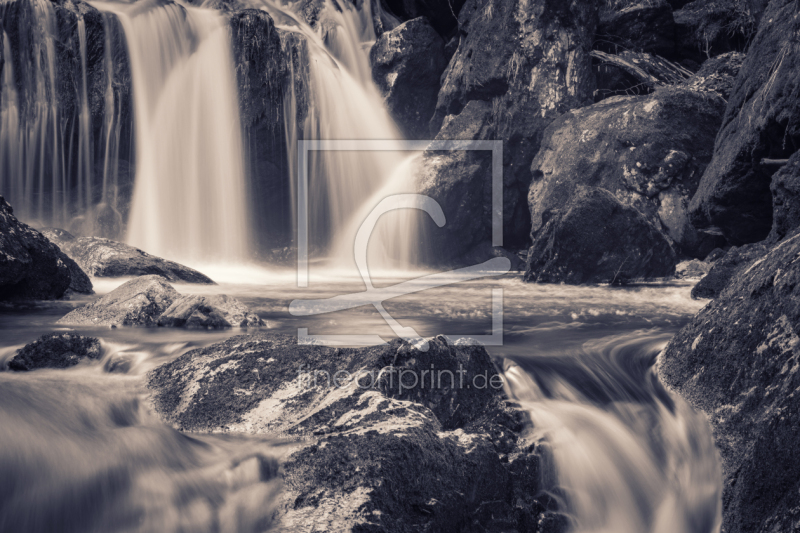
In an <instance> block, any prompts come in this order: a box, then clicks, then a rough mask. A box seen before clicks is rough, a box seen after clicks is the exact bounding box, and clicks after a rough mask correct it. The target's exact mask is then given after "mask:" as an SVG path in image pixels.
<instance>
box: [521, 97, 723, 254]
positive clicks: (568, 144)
mask: <svg viewBox="0 0 800 533" xmlns="http://www.w3.org/2000/svg"><path fill="white" fill-rule="evenodd" d="M724 109H725V102H724V101H723V100H722V98H721V97H719V96H717V95H709V94H706V93H700V92H695V91H691V90H688V89H685V88H681V87H664V88H661V89H659V90H657V91H656V92H655V93H653V94H652V95H649V96H630V97H622V96H618V97H614V98H609V99H607V100H603V101H602V102H600V103H597V104H594V105H592V106H589V107H584V108H581V109H576V110H573V111H570V112H568V113H566V114H565V115H563V116H562V117H561V118H559V119H557V120H556V121H555V122H554V123H553V124H552V125H550V126H549V127H548V128H547V130H545V133H544V138H543V140H542V149H541V150H540V151H539V153H538V154H537V156H536V158H535V159H534V160H533V162H532V164H531V171H532V173H533V182H532V183H531V187H530V191H529V193H528V202H529V206H530V213H531V230H532V231H531V233H532V236H533V237H535V236H536V234H537V232H539V231H540V230H541V229H542V227H543V226H544V224H545V221H544V219H543V217H544V215H545V213H547V212H548V211H550V210H552V209H558V208H560V207H561V206H563V205H564V204H565V203H566V202H568V201H569V199H570V198H571V197H572V196H573V195H575V194H576V191H577V190H578V189H579V188H580V187H581V186H591V187H601V188H603V189H607V190H609V191H611V192H612V193H614V195H615V196H616V197H617V199H618V200H620V201H621V202H623V203H624V204H626V205H629V206H632V207H634V208H636V209H637V210H639V211H640V212H641V213H642V214H643V215H644V216H645V217H646V218H647V219H648V220H649V221H650V222H651V223H652V224H654V225H655V226H656V227H659V228H663V231H664V232H665V233H666V234H667V235H668V236H669V237H670V239H672V240H673V241H674V242H675V243H677V244H678V245H679V246H680V248H681V250H683V251H684V252H686V253H689V254H691V255H695V256H697V257H704V256H705V254H707V253H708V252H710V251H711V249H713V247H714V245H715V243H714V242H713V239H709V238H708V237H707V236H706V235H703V234H700V233H698V232H697V231H695V229H694V227H693V226H692V225H691V223H690V221H689V216H688V203H689V201H690V199H691V198H692V196H693V195H694V193H695V191H696V190H697V186H698V183H699V181H700V176H701V175H702V174H703V171H704V170H705V167H706V165H707V164H708V163H709V161H710V160H711V156H712V153H713V147H714V137H715V135H716V132H717V130H718V128H719V125H720V123H721V119H722V114H723V113H724ZM709 246H710V247H709Z"/></svg>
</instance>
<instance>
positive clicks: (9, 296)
mask: <svg viewBox="0 0 800 533" xmlns="http://www.w3.org/2000/svg"><path fill="white" fill-rule="evenodd" d="M80 281H81V280H80V279H77V278H76V281H75V284H76V286H79V285H80ZM71 284H72V274H71V270H70V267H69V266H68V258H67V257H66V256H65V255H64V254H63V253H62V252H61V250H60V249H59V248H58V246H56V245H55V244H53V243H52V242H50V241H49V240H47V238H45V236H44V235H42V234H41V233H39V232H38V231H36V230H34V229H32V228H31V227H30V226H28V225H27V224H23V223H22V222H20V221H19V220H17V219H16V217H15V216H14V210H13V209H12V208H11V206H10V205H9V204H8V202H6V200H5V198H3V197H2V196H0V300H30V299H34V300H53V299H56V298H61V297H62V296H63V295H64V293H65V292H66V291H67V289H69V288H70V285H71ZM90 285H91V284H90ZM90 290H91V287H90Z"/></svg>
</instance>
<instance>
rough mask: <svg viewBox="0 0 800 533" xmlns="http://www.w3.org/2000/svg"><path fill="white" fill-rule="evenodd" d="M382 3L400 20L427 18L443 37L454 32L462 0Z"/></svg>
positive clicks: (394, 0)
mask: <svg viewBox="0 0 800 533" xmlns="http://www.w3.org/2000/svg"><path fill="white" fill-rule="evenodd" d="M382 4H383V5H385V6H386V7H388V9H389V11H390V12H391V13H393V14H394V15H396V16H397V17H399V18H400V20H411V19H415V18H418V17H425V18H427V19H428V20H429V21H430V23H431V25H432V26H433V28H434V29H435V30H436V31H437V32H438V33H439V35H441V36H442V37H444V38H449V37H450V36H451V35H452V34H453V33H455V32H456V30H457V27H458V24H459V21H458V16H459V13H460V12H461V8H462V6H463V5H464V0H433V1H431V0H385V2H382Z"/></svg>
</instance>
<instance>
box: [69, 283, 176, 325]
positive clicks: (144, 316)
mask: <svg viewBox="0 0 800 533" xmlns="http://www.w3.org/2000/svg"><path fill="white" fill-rule="evenodd" d="M179 297H180V295H179V294H178V291H176V290H175V289H174V288H172V285H170V284H169V283H167V282H166V281H164V278H162V277H161V276H156V275H149V276H140V277H138V278H134V279H132V280H130V281H128V282H126V283H123V284H122V285H120V286H119V287H117V288H116V289H114V290H113V291H111V292H110V293H108V294H106V295H105V296H102V297H101V298H98V299H97V300H95V301H94V302H92V303H89V304H86V305H85V306H83V307H79V308H78V309H75V310H73V311H71V312H69V313H68V314H67V315H66V316H64V317H63V318H61V319H60V320H59V321H58V322H56V323H57V324H69V325H76V326H155V325H156V324H157V323H158V318H159V317H160V316H161V314H162V313H163V312H164V311H165V310H167V308H169V306H170V305H172V302H174V301H175V300H177V299H178V298H179Z"/></svg>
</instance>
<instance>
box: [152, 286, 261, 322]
mask: <svg viewBox="0 0 800 533" xmlns="http://www.w3.org/2000/svg"><path fill="white" fill-rule="evenodd" d="M158 325H159V326H165V327H173V328H190V329H194V328H200V329H223V328H231V327H241V328H245V327H253V326H263V325H264V321H263V320H261V319H260V318H259V317H258V315H256V314H255V313H251V312H250V310H249V309H248V308H247V307H245V306H244V304H242V303H241V302H240V301H239V300H237V299H236V298H232V297H230V296H228V295H227V294H219V295H213V296H197V295H189V296H181V297H180V298H178V299H177V300H175V301H174V302H172V305H170V306H169V308H167V310H166V311H164V313H163V314H162V315H161V317H160V318H159V319H158Z"/></svg>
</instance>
